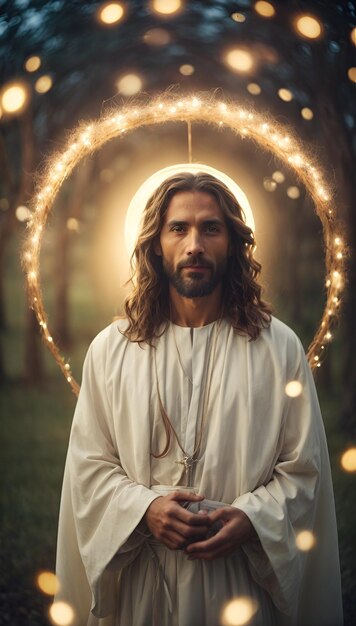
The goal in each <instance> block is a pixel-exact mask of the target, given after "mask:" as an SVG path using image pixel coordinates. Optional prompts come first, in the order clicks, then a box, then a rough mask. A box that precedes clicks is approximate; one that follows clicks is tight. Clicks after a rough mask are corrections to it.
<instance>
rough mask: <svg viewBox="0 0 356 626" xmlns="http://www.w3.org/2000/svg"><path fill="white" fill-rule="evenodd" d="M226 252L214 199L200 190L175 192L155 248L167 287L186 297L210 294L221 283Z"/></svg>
mask: <svg viewBox="0 0 356 626" xmlns="http://www.w3.org/2000/svg"><path fill="white" fill-rule="evenodd" d="M228 250H229V236H228V230H227V226H226V223H225V219H224V216H223V213H222V211H221V209H220V207H219V205H218V203H217V201H216V200H215V198H214V197H213V196H212V195H210V194H209V193H206V192H201V191H180V192H178V193H176V194H175V195H174V196H173V198H172V199H171V201H170V203H169V205H168V209H167V212H166V215H165V220H164V223H163V227H162V230H161V234H160V239H159V244H157V247H156V253H157V254H159V255H161V256H162V263H163V269H164V271H165V274H166V276H167V278H168V280H169V282H170V284H171V286H173V287H174V288H175V289H176V290H177V292H178V293H179V294H180V295H181V296H184V297H186V298H199V297H203V296H208V295H210V294H211V293H213V292H214V290H215V289H216V288H217V287H218V286H219V285H220V284H221V280H222V278H223V276H224V274H225V271H226V265H227V259H228Z"/></svg>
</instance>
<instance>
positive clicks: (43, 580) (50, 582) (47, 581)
mask: <svg viewBox="0 0 356 626" xmlns="http://www.w3.org/2000/svg"><path fill="white" fill-rule="evenodd" d="M37 585H38V587H39V588H40V589H41V591H43V593H46V594H47V595H48V596H54V595H55V594H56V593H57V592H58V591H59V581H58V578H57V576H56V575H55V574H53V572H41V574H39V575H38V576H37Z"/></svg>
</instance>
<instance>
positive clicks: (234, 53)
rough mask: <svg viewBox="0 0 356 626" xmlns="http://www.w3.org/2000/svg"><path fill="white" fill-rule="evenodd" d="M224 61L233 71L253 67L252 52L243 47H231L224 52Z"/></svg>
mask: <svg viewBox="0 0 356 626" xmlns="http://www.w3.org/2000/svg"><path fill="white" fill-rule="evenodd" d="M225 58H226V63H227V64H228V65H229V67H231V69H233V70H234V71H235V72H241V73H245V72H250V71H251V70H252V69H253V67H254V61H253V57H252V54H251V53H250V52H249V51H248V50H245V49H244V48H233V49H232V50H229V52H227V53H226V57H225Z"/></svg>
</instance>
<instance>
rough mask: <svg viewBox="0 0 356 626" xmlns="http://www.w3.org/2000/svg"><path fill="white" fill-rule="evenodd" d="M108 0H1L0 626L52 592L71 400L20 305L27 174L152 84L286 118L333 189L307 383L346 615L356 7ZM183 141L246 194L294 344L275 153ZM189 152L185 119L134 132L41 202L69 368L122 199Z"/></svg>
mask: <svg viewBox="0 0 356 626" xmlns="http://www.w3.org/2000/svg"><path fill="white" fill-rule="evenodd" d="M121 4H122V5H123V6H124V9H125V12H124V16H123V18H122V19H121V20H120V21H118V22H117V23H115V24H112V25H111V26H108V25H104V24H103V23H102V22H100V19H99V18H98V10H100V8H101V7H102V6H103V3H101V2H98V1H89V2H82V1H79V0H73V1H71V2H66V1H65V0H48V1H47V2H46V1H43V0H38V1H36V0H14V1H12V2H10V1H8V2H7V1H0V107H1V108H0V332H1V335H0V392H1V422H2V425H1V438H2V445H1V455H0V456H1V473H0V475H1V487H2V489H1V529H0V530H1V549H2V552H3V555H2V559H1V564H0V587H1V588H0V603H1V606H2V609H1V613H0V624H9V625H10V624H11V625H12V626H15V625H22V624H31V625H36V626H37V625H42V624H43V625H45V624H48V623H49V621H48V606H49V603H50V598H49V597H47V596H45V595H43V594H42V593H41V592H40V591H39V589H38V588H37V585H36V576H37V574H38V572H39V571H41V570H50V571H52V570H53V568H54V554H55V538H56V524H57V516H58V506H59V497H60V485H61V479H62V472H63V464H64V459H65V451H66V446H67V441H68V434H69V428H70V423H71V419H72V414H73V410H74V406H75V397H74V395H73V394H72V393H71V390H70V388H69V386H68V385H67V383H66V382H65V380H64V379H63V380H62V377H61V374H60V371H59V370H58V369H57V367H56V365H55V364H54V362H53V361H52V359H51V357H50V356H49V355H48V354H47V352H46V350H45V348H44V347H43V345H42V343H41V339H40V335H39V331H38V325H37V322H36V321H35V319H34V316H33V313H32V311H31V310H30V309H29V308H28V306H27V302H26V295H25V287H24V278H23V275H22V271H21V266H20V249H21V244H22V241H23V237H24V233H25V229H26V220H27V219H28V216H29V213H28V204H29V200H30V198H31V195H32V193H33V191H34V181H35V175H34V174H35V172H36V171H38V169H39V168H40V166H41V163H42V162H43V160H44V159H45V157H46V156H47V155H49V154H51V153H53V152H54V151H56V150H58V149H60V148H61V147H62V146H63V144H64V139H65V138H66V136H67V133H68V130H70V129H72V128H74V127H75V126H76V125H77V123H78V122H79V121H81V120H83V119H84V120H86V119H88V120H89V119H93V118H97V117H99V116H100V114H101V113H102V112H103V111H106V110H107V108H108V107H109V108H111V107H113V106H120V105H121V104H127V102H130V101H131V100H132V101H137V102H138V103H140V102H142V101H143V102H144V101H145V100H146V99H147V98H148V97H149V96H150V95H153V94H156V93H157V92H162V91H166V90H167V89H170V90H173V91H174V92H175V93H181V94H187V93H197V92H211V93H212V92H213V91H214V90H216V89H218V93H219V98H226V99H227V100H234V101H236V102H238V103H244V104H245V105H246V106H250V107H252V108H253V109H255V110H256V111H259V112H262V113H263V112H266V113H268V114H271V115H273V116H274V117H275V118H276V119H277V120H278V121H279V122H282V123H284V124H286V125H287V126H289V127H291V128H292V129H293V130H294V131H295V132H296V133H297V134H298V136H299V137H300V138H301V140H302V141H303V142H304V143H305V144H306V145H308V146H310V147H312V148H313V149H314V150H315V151H316V153H317V154H318V156H319V160H320V163H321V166H322V167H323V169H324V171H325V172H326V174H327V179H328V182H330V184H331V185H332V187H333V188H334V189H335V202H336V204H335V208H336V210H337V214H338V216H339V218H340V220H341V221H342V223H343V230H344V235H343V236H344V239H345V243H346V244H347V256H348V258H347V283H346V289H345V293H344V302H343V307H342V313H341V318H340V322H339V325H338V328H335V329H333V330H332V333H333V341H332V342H331V344H330V346H329V347H328V354H327V358H326V359H325V361H324V362H323V364H322V367H321V368H320V370H318V372H317V376H316V382H317V387H318V392H319V396H320V401H321V405H322V411H323V415H324V420H325V426H326V430H327V435H328V442H329V449H330V457H331V464H332V470H333V477H334V485H335V498H336V506H337V516H338V527H339V537H340V554H341V566H342V575H343V589H344V606H345V624H346V625H347V626H351V624H354V623H355V620H356V607H355V603H356V594H355V590H354V585H355V575H356V558H355V556H356V526H355V522H354V520H355V513H356V503H355V474H352V473H346V472H345V471H343V469H342V467H341V464H340V459H341V455H342V453H343V452H344V451H345V450H346V449H347V448H349V447H350V446H355V445H356V444H355V442H356V332H355V328H354V327H355V320H356V263H355V251H356V208H355V197H356V184H355V179H356V177H355V153H356V137H355V127H356V101H355V92H356V83H355V72H356V70H355V66H356V58H355V56H356V55H355V50H356V48H355V46H356V43H355V41H356V35H355V32H356V31H355V30H353V29H354V28H355V25H356V4H355V2H346V1H340V2H339V1H336V2H332V1H331V0H330V1H322V0H316V1H313V2H311V1H302V0H291V1H290V2H289V1H288V2H285V1H283V2H282V1H277V0H273V1H272V2H271V3H262V4H265V5H266V4H269V5H270V6H271V5H272V7H273V8H274V10H275V12H274V15H273V16H271V17H267V16H264V15H261V13H260V12H259V11H258V6H257V5H259V4H261V3H258V2H257V3H256V2H253V1H249V0H240V1H231V2H230V1H227V0H207V1H202V0H192V1H189V2H185V3H184V2H183V3H182V8H181V10H180V11H179V12H177V13H174V14H172V15H170V16H164V15H162V14H159V13H157V12H156V11H155V10H154V6H153V5H154V3H153V2H150V1H148V0H147V1H145V0H131V1H128V0H127V1H126V2H122V3H121ZM303 14H312V15H313V16H314V17H315V18H316V19H317V20H318V21H319V23H320V25H321V35H320V37H318V38H316V39H311V38H308V37H305V36H304V37H303V36H301V34H300V33H298V31H297V30H296V28H295V19H296V18H297V17H298V16H300V15H303ZM232 48H243V49H244V50H245V51H247V52H248V54H250V56H251V58H252V59H253V65H252V67H251V69H250V71H249V72H239V71H234V70H233V69H232V68H231V67H230V66H229V65H228V63H227V62H226V52H227V51H228V50H230V49H232ZM32 56H38V57H39V58H40V66H39V67H38V69H37V70H35V71H28V69H26V62H27V61H28V59H29V58H31V57H32ZM351 68H354V69H353V71H352V69H351ZM127 74H131V75H132V74H134V75H135V76H137V77H138V78H140V80H141V85H139V84H138V88H137V89H138V90H137V91H136V92H135V93H134V91H135V89H134V86H133V83H132V80H131V95H130V94H127V95H126V94H125V93H124V86H123V84H122V83H120V84H118V81H119V80H120V79H121V78H123V77H124V76H126V75H127ZM43 77H45V80H42V83H41V81H40V82H38V81H39V79H41V78H43ZM46 81H47V82H46ZM12 82H21V83H22V84H24V85H25V87H26V89H27V95H28V99H27V102H26V105H25V106H24V107H23V109H22V110H21V111H18V112H17V113H16V112H14V113H12V114H11V113H8V112H7V111H6V108H4V106H2V105H1V102H2V100H1V98H2V97H3V94H4V93H5V91H6V89H7V88H8V86H9V85H10V84H11V83H12ZM136 82H137V81H136ZM41 84H42V86H41ZM129 86H130V84H129ZM281 89H284V90H287V92H288V94H289V95H288V94H287V95H286V94H285V93H284V94H283V92H280V90H281ZM281 96H282V97H281ZM192 145H193V160H194V161H197V162H204V163H207V164H209V165H212V166H214V167H217V168H218V169H220V170H223V171H225V172H226V173H227V174H229V175H230V176H231V177H232V178H234V179H235V180H236V181H237V182H238V183H239V184H240V185H241V187H242V188H243V190H244V191H245V193H246V194H247V196H248V198H249V200H250V204H251V206H252V208H253V211H254V215H255V221H256V239H257V246H258V247H257V258H258V259H259V260H260V261H261V262H262V266H263V273H262V282H263V284H264V287H265V296H266V298H267V299H269V300H270V301H271V303H272V305H273V308H274V311H275V314H276V315H277V317H279V318H281V319H282V320H283V321H285V322H286V323H287V324H289V325H290V326H292V327H293V328H294V329H295V330H296V331H297V333H298V334H299V335H300V337H301V339H302V341H303V344H304V346H305V348H307V347H308V344H309V343H310V342H311V340H312V338H313V335H314V333H315V331H316V329H317V327H318V323H319V319H320V317H321V315H322V311H323V307H324V301H325V268H324V253H323V237H322V227H321V223H320V221H319V219H318V218H317V217H316V215H315V213H314V209H313V203H312V201H311V199H310V197H309V196H308V193H307V191H306V190H305V189H304V188H303V185H302V184H301V183H300V181H298V180H297V179H296V177H295V175H294V174H293V173H292V172H291V171H290V170H289V169H288V168H287V166H286V164H285V163H283V162H280V161H278V159H276V158H275V157H274V156H273V155H271V153H267V152H266V153H265V152H263V151H262V150H261V149H260V148H259V147H256V145H254V144H252V143H251V142H249V140H247V139H244V140H243V141H242V140H240V139H238V138H237V137H236V136H235V135H233V134H232V133H231V132H230V131H227V130H221V131H218V130H216V129H215V128H213V127H210V126H207V125H202V124H193V128H192ZM187 161H188V151H187V129H186V126H185V125H184V124H178V123H172V124H164V125H160V126H157V127H154V128H153V127H149V128H144V129H139V130H137V131H135V132H132V133H128V134H127V135H124V136H123V137H121V138H120V139H117V140H115V141H112V142H110V143H108V144H106V145H105V146H104V147H103V149H102V150H100V151H99V152H97V153H94V154H93V155H92V157H91V158H89V159H87V160H86V161H85V162H83V163H81V164H80V166H79V167H78V168H77V169H76V170H75V171H74V173H73V175H72V176H71V177H70V179H69V180H68V181H66V183H65V185H64V187H63V189H62V190H61V192H60V194H59V196H58V198H57V199H56V203H55V207H54V210H53V214H52V216H51V218H50V223H49V225H48V227H47V228H46V233H45V236H44V241H43V246H42V254H41V279H42V283H43V290H44V296H45V302H46V308H47V310H48V315H49V319H50V322H51V325H52V330H53V336H54V337H55V339H56V341H58V343H59V345H60V347H61V350H62V351H63V353H64V354H65V356H66V358H68V359H69V360H70V363H71V366H72V368H73V372H74V374H75V376H76V378H77V379H80V372H81V364H82V361H83V357H84V354H85V351H86V349H87V347H88V344H89V342H90V341H91V339H92V338H93V337H94V336H95V334H96V333H97V332H98V331H99V330H100V329H101V328H102V327H103V326H105V325H107V324H108V323H110V321H111V320H112V317H113V316H114V315H115V314H116V313H117V312H118V311H119V310H120V307H121V305H122V301H123V297H124V295H125V290H126V288H125V286H124V283H125V280H126V278H127V272H128V258H127V255H126V253H125V252H124V236H123V227H124V220H125V212H126V209H127V206H128V204H129V202H130V199H131V197H132V196H133V195H134V193H135V191H136V190H137V188H138V187H139V186H140V184H141V183H142V182H143V181H144V180H145V179H146V178H147V177H148V176H149V175H151V174H152V173H153V172H154V171H156V170H157V169H159V168H161V167H164V166H167V165H171V164H173V163H179V162H187ZM276 172H281V173H282V174H283V181H282V182H277V181H276V180H275V178H278V176H277V177H276V175H275V173H276ZM280 180H281V177H280ZM291 188H292V189H294V191H291ZM295 188H296V191H295ZM19 207H20V208H19Z"/></svg>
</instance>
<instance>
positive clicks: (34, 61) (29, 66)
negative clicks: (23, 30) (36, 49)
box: [25, 55, 41, 72]
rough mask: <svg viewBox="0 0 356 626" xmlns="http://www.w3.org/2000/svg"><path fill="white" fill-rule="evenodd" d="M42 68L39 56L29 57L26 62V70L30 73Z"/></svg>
mask: <svg viewBox="0 0 356 626" xmlns="http://www.w3.org/2000/svg"><path fill="white" fill-rule="evenodd" d="M40 67H41V59H40V57H39V56H37V55H34V56H32V57H29V58H28V59H26V61H25V70H27V71H28V72H36V71H37V70H38V69H39V68H40Z"/></svg>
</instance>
